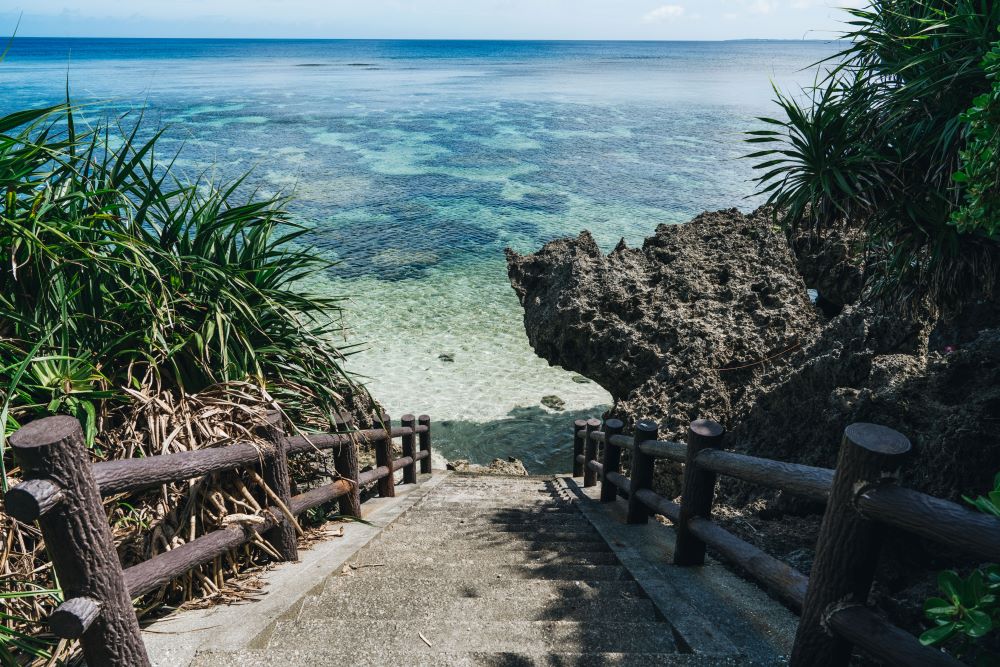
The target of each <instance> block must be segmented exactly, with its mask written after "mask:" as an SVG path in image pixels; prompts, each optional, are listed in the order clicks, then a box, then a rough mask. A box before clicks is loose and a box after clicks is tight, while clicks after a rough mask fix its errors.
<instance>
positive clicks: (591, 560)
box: [351, 543, 620, 565]
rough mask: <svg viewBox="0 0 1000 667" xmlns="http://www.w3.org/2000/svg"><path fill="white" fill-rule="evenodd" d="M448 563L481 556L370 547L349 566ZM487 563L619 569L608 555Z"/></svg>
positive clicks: (502, 557) (503, 555) (495, 558)
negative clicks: (445, 561)
mask: <svg viewBox="0 0 1000 667" xmlns="http://www.w3.org/2000/svg"><path fill="white" fill-rule="evenodd" d="M441 560H447V561H449V562H456V563H465V564H471V563H481V562H483V560H484V559H483V555H482V554H479V553H477V552H476V549H475V548H474V547H473V546H472V545H470V546H469V547H468V548H466V549H459V548H455V545H453V546H449V547H444V548H441V549H430V550H420V551H415V550H413V549H406V548H403V549H400V548H399V545H395V544H391V543H389V544H382V543H380V544H379V546H378V547H369V548H367V549H364V550H362V551H361V552H359V553H358V554H357V556H355V557H354V558H353V559H352V560H351V562H352V563H392V564H393V565H433V564H434V563H435V562H438V561H441ZM488 560H489V562H490V563H495V564H501V563H502V564H505V565H526V564H527V565H542V564H547V565H619V564H620V563H619V562H618V557H617V556H615V555H614V554H613V553H611V552H610V551H596V552H587V551H572V550H570V549H566V550H565V552H562V551H560V552H551V551H527V550H515V549H505V550H503V551H495V552H493V553H490V554H489V558H488Z"/></svg>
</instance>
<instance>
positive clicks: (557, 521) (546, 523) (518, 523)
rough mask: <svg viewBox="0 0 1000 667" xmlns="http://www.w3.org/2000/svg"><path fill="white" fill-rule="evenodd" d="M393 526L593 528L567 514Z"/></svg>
mask: <svg viewBox="0 0 1000 667" xmlns="http://www.w3.org/2000/svg"><path fill="white" fill-rule="evenodd" d="M393 526H394V527H395V528H406V527H412V528H420V527H435V526H436V527H438V528H439V529H441V530H450V529H453V528H486V527H491V526H496V527H501V528H508V527H509V528H517V529H518V530H522V529H524V530H530V529H534V528H552V527H563V528H566V529H568V530H582V529H585V528H586V529H590V530H593V527H592V525H591V523H590V522H589V521H587V520H586V519H584V518H583V517H582V516H580V515H579V514H567V515H565V516H562V517H553V516H522V517H511V516H508V515H498V514H488V515H484V516H474V517H457V516H450V515H449V516H442V517H430V516H427V515H426V514H425V515H423V516H414V517H410V518H406V519H399V520H398V521H396V522H395V523H394V524H393Z"/></svg>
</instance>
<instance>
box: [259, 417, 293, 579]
mask: <svg viewBox="0 0 1000 667" xmlns="http://www.w3.org/2000/svg"><path fill="white" fill-rule="evenodd" d="M283 430H284V429H283V428H282V425H281V413H280V412H278V411H277V410H272V411H270V412H268V413H267V416H266V417H265V423H264V425H263V426H262V427H261V429H260V431H261V434H262V435H263V436H264V437H265V438H266V439H267V441H268V443H269V444H270V448H269V449H268V451H266V452H265V453H264V457H263V461H262V468H263V469H262V470H261V472H262V473H263V474H262V477H263V479H264V483H265V484H267V486H268V488H269V489H271V491H272V492H273V493H274V495H275V496H277V497H278V499H279V500H280V501H281V502H282V504H283V505H284V506H285V508H288V507H289V506H290V505H291V502H292V486H291V481H290V478H289V475H288V455H287V452H286V451H285V435H284V433H283ZM265 500H266V502H267V504H269V505H270V504H272V503H271V500H270V498H266V499H265ZM283 514H284V513H283V512H280V511H279V514H278V516H279V517H280V516H283ZM264 539H265V540H267V542H268V544H270V545H271V546H272V547H274V550H275V551H276V552H277V553H278V555H279V556H281V557H282V558H283V559H284V560H298V558H299V546H298V538H297V537H296V534H295V526H293V525H292V522H291V521H290V520H289V519H288V518H287V517H285V520H284V521H282V522H280V523H279V524H277V525H276V526H275V527H274V528H271V529H270V530H268V531H267V532H266V533H264Z"/></svg>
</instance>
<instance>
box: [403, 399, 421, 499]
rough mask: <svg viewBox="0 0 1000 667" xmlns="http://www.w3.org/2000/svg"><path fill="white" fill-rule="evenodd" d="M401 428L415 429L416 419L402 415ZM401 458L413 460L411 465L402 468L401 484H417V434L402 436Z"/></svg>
mask: <svg viewBox="0 0 1000 667" xmlns="http://www.w3.org/2000/svg"><path fill="white" fill-rule="evenodd" d="M402 424H403V428H410V429H413V428H416V426H417V418H416V417H414V416H413V415H403V419H402ZM403 456H404V457H407V456H409V457H411V458H413V459H414V461H413V463H411V464H410V465H408V466H406V467H405V468H403V484H416V483H417V461H416V456H417V434H416V433H411V434H410V435H404V436H403Z"/></svg>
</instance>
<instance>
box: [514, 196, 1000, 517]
mask: <svg viewBox="0 0 1000 667" xmlns="http://www.w3.org/2000/svg"><path fill="white" fill-rule="evenodd" d="M838 238H839V237H838ZM827 241H829V243H827V244H826V245H825V246H824V245H819V246H816V245H808V244H805V242H804V241H800V242H796V240H795V239H794V238H792V239H789V238H788V237H786V236H785V235H784V234H783V233H781V232H780V231H777V230H776V229H775V228H773V227H772V225H771V220H770V216H768V215H766V214H752V215H749V216H744V215H742V214H740V213H739V212H738V211H723V212H718V213H708V214H704V215H701V216H699V217H698V218H695V219H694V220H693V221H691V222H690V223H688V224H685V225H670V226H668V225H661V226H660V227H659V228H657V230H656V233H655V235H653V236H652V237H650V238H648V239H647V240H646V241H645V243H644V244H643V246H642V248H641V249H629V248H626V247H624V245H623V244H619V247H618V248H616V249H615V250H614V251H613V252H612V253H610V254H609V255H604V254H603V253H602V252H601V251H600V250H599V249H598V247H597V245H596V244H595V243H594V241H593V239H592V238H591V237H590V235H589V234H587V233H586V232H585V233H583V234H581V235H580V236H579V237H578V238H576V239H564V240H559V241H553V242H551V243H549V244H547V245H546V246H545V247H543V248H542V249H541V250H540V251H539V252H538V253H535V254H533V255H526V256H521V255H518V254H516V253H513V252H510V251H508V269H509V275H510V279H511V284H512V285H513V287H514V289H515V291H516V293H517V295H518V297H519V299H520V301H521V304H522V305H523V307H524V312H525V315H524V321H525V328H526V330H527V332H528V338H529V340H530V342H531V344H532V346H533V347H534V349H535V351H536V352H537V353H538V354H539V355H540V356H542V357H543V358H545V359H547V360H548V361H549V362H550V363H553V364H558V365H560V366H563V367H565V368H568V369H571V370H574V371H577V372H579V373H581V374H583V375H585V376H587V377H589V378H591V379H593V380H595V381H596V382H598V383H600V384H601V385H602V386H604V387H605V388H607V389H608V390H609V391H610V392H611V394H612V395H613V396H614V399H615V406H614V408H613V409H612V414H613V415H614V416H618V417H621V418H623V419H625V420H626V422H629V423H631V422H634V421H635V420H636V419H640V418H654V419H657V420H659V422H660V425H661V432H662V433H663V434H664V435H665V436H666V437H668V438H683V437H684V433H685V429H686V426H687V424H688V423H689V422H690V421H691V420H692V419H695V418H699V417H706V418H710V419H715V420H717V421H720V422H721V423H723V424H724V425H725V426H726V427H727V428H728V429H729V431H730V432H729V435H728V445H727V446H729V447H731V448H733V449H736V450H740V451H743V452H746V453H750V454H754V455H757V456H764V457H767V458H773V459H778V460H784V461H793V462H801V463H806V464H810V465H819V466H825V467H832V466H833V465H834V464H835V462H836V454H837V450H838V447H839V444H840V437H841V434H842V432H843V429H844V427H846V426H847V425H848V424H850V423H852V422H855V421H868V422H876V423H880V424H885V425H887V426H890V427H893V428H896V429H898V430H900V431H902V432H903V433H905V434H906V435H907V436H909V437H910V438H911V440H912V441H913V443H914V449H915V455H914V460H913V461H912V462H911V463H910V464H909V465H908V466H907V470H906V471H904V478H905V479H904V481H905V483H906V484H908V485H909V486H912V487H915V488H918V489H920V490H923V491H926V492H928V493H931V494H934V495H938V496H943V497H952V498H954V497H956V496H958V495H960V494H962V493H974V492H975V493H979V492H983V491H985V490H986V489H987V488H989V487H990V483H991V481H992V477H993V475H994V474H995V473H996V472H998V471H1000V434H998V430H997V428H996V427H997V423H998V419H1000V345H998V343H1000V330H997V329H995V328H988V327H984V326H982V325H980V326H979V327H978V328H976V329H975V330H972V329H971V328H970V326H965V325H962V326H959V325H957V324H955V325H947V326H944V325H942V324H941V323H940V322H933V321H932V318H931V317H930V315H929V314H928V313H926V312H913V311H912V310H911V311H909V312H907V313H902V312H895V310H893V309H892V308H891V306H890V305H886V304H882V305H879V306H877V307H876V306H872V305H847V306H846V307H843V310H842V312H841V313H840V314H839V315H837V316H836V317H833V318H832V319H829V320H827V319H825V318H824V317H823V315H822V314H821V313H820V312H819V311H818V309H817V308H816V307H815V306H813V305H812V304H811V303H810V300H809V298H808V294H807V285H808V286H816V287H817V289H819V290H820V291H821V292H822V291H825V292H826V293H827V294H830V295H834V296H835V297H836V299H838V300H841V301H843V302H844V303H847V304H850V302H851V301H853V300H855V299H856V298H857V295H858V293H859V290H860V280H861V277H860V272H859V271H860V270H859V269H858V268H857V266H856V265H855V264H854V262H855V258H854V257H853V254H852V253H850V252H848V250H849V247H850V245H851V243H852V241H851V240H850V239H849V238H848V237H846V236H845V237H843V238H839V240H838V239H833V240H832V241H831V240H830V239H827ZM809 249H812V250H811V251H810V250H809ZM809 252H812V253H813V254H812V255H810V254H809ZM809 257H814V258H817V257H819V258H822V259H823V262H822V265H823V266H824V267H826V268H824V269H823V270H819V269H818V268H817V267H816V266H810V264H809ZM838 257H839V258H840V260H839V263H838V260H837V258H838ZM817 261H818V260H817ZM838 277H839V278H838ZM840 279H843V280H842V282H838V280H840ZM839 305H842V304H839ZM984 309H985V310H989V308H986V306H982V307H980V308H979V310H984ZM838 310H840V308H839V307H838ZM991 312H992V311H991ZM982 319H983V318H978V319H977V322H980V321H981V320H982ZM980 324H981V323H980ZM992 326H994V327H995V326H996V322H995V320H994V323H993V325H992ZM945 339H947V340H948V341H950V344H948V345H943V344H941V341H943V340H945ZM674 472H675V471H674V470H673V469H671V468H670V467H669V466H664V467H663V468H662V469H661V470H660V472H659V474H658V476H657V485H658V487H659V490H660V491H661V492H662V493H665V494H667V495H676V493H677V492H678V491H679V486H678V484H677V479H676V478H675V476H674V475H673V473H674ZM722 494H723V497H724V499H725V500H727V501H730V502H733V503H735V504H737V505H743V504H745V503H747V502H749V501H751V500H753V499H755V498H759V497H761V496H762V495H763V496H764V497H765V498H771V497H772V496H773V494H769V493H767V492H762V491H761V489H759V488H750V487H747V486H744V485H740V484H738V483H735V482H732V481H727V482H725V483H724V485H723V487H722ZM784 500H785V499H782V498H781V497H780V496H779V497H778V498H777V501H778V502H777V503H769V504H768V506H769V507H770V508H772V509H778V511H783V509H789V510H791V509H794V508H795V504H794V503H790V502H783V501H784ZM798 509H802V507H801V506H800V507H798Z"/></svg>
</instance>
